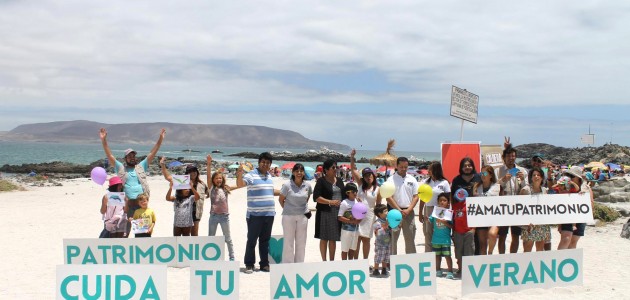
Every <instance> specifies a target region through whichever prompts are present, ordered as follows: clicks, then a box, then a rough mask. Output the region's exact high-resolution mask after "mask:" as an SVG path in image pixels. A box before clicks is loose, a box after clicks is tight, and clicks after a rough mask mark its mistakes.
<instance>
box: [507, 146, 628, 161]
mask: <svg viewBox="0 0 630 300" xmlns="http://www.w3.org/2000/svg"><path fill="white" fill-rule="evenodd" d="M514 148H515V149H516V150H517V154H518V157H520V158H525V160H524V161H522V162H521V163H520V164H521V165H523V166H525V167H531V165H530V162H529V159H530V158H531V157H532V156H533V155H534V154H535V153H542V154H543V155H544V156H545V159H546V160H550V161H552V162H553V163H555V164H563V165H577V164H581V163H589V162H591V161H602V160H603V161H604V162H607V163H608V162H611V163H615V164H623V165H630V147H625V146H620V145H617V144H605V145H603V146H600V147H582V148H564V147H556V146H553V145H549V144H542V143H535V144H524V145H518V146H515V147H514Z"/></svg>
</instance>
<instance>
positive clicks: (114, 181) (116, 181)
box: [109, 176, 122, 186]
mask: <svg viewBox="0 0 630 300" xmlns="http://www.w3.org/2000/svg"><path fill="white" fill-rule="evenodd" d="M121 183H122V180H121V179H120V177H118V176H114V177H112V178H110V179H109V186H112V185H117V184H121Z"/></svg>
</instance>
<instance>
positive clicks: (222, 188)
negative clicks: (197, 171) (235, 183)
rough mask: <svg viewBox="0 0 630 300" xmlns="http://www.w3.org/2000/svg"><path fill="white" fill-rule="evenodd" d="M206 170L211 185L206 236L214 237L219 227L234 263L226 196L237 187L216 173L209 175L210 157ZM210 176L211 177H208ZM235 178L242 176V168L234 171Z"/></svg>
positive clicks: (207, 157)
mask: <svg viewBox="0 0 630 300" xmlns="http://www.w3.org/2000/svg"><path fill="white" fill-rule="evenodd" d="M206 170H207V172H208V175H207V180H208V184H211V185H212V188H211V189H210V193H209V194H210V219H208V235H209V236H215V235H216V233H217V227H218V226H219V225H221V231H222V232H223V237H225V244H226V245H227V248H228V254H229V258H230V261H234V245H233V243H232V233H231V231H230V211H229V206H228V196H229V195H230V192H231V191H232V190H234V189H237V188H238V187H232V186H229V185H227V184H226V180H225V175H223V173H222V172H220V171H217V172H214V173H211V172H210V170H212V156H210V155H209V154H208V156H206ZM210 174H212V176H210ZM236 174H237V176H241V175H242V174H243V167H242V166H241V167H239V168H238V169H237V170H236Z"/></svg>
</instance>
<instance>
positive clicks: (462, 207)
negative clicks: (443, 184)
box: [445, 190, 475, 276]
mask: <svg viewBox="0 0 630 300" xmlns="http://www.w3.org/2000/svg"><path fill="white" fill-rule="evenodd" d="M455 192H457V190H455V191H453V193H455ZM453 195H454V194H453ZM445 197H448V195H445ZM474 240H475V229H474V228H470V227H468V216H467V213H466V199H464V200H463V201H461V202H460V201H453V244H454V245H455V258H456V259H457V270H458V271H457V272H458V274H459V276H461V272H462V257H463V256H470V255H474V254H475V243H474Z"/></svg>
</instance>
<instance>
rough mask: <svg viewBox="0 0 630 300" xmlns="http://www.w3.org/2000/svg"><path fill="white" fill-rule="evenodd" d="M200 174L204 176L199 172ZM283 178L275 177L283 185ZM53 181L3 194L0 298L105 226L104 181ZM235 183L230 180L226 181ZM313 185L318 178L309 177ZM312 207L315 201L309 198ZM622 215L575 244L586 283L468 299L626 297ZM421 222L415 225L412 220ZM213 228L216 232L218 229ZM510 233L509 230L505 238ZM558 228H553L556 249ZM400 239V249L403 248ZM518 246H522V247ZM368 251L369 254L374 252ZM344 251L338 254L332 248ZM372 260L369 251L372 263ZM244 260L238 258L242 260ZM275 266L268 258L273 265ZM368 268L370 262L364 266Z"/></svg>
mask: <svg viewBox="0 0 630 300" xmlns="http://www.w3.org/2000/svg"><path fill="white" fill-rule="evenodd" d="M202 176H205V175H202ZM283 182H284V179H281V178H277V179H275V185H276V188H278V189H279V188H280V186H281V185H282V183H283ZM62 183H63V186H58V187H26V188H27V190H26V191H13V192H2V193H0V226H1V228H4V230H3V234H2V237H3V239H2V243H3V245H2V246H1V247H0V257H2V261H3V262H2V263H1V264H0V298H2V299H51V298H54V295H55V294H54V291H55V268H56V266H57V265H59V264H62V263H63V247H62V242H63V239H64V238H96V237H98V235H99V233H100V231H101V229H102V221H101V215H100V213H99V207H100V199H101V197H102V196H103V194H104V193H105V186H99V185H96V184H95V183H93V182H92V181H90V180H89V179H74V180H65V181H63V182H62ZM149 183H150V186H151V191H152V192H151V194H152V197H151V200H150V202H149V206H150V207H152V208H153V209H154V210H155V211H156V215H157V224H156V227H155V230H154V234H153V236H154V237H162V236H165V237H166V236H171V235H172V224H173V206H172V203H170V202H167V201H166V200H164V196H165V194H166V191H167V189H168V184H167V182H166V181H165V180H164V179H163V178H162V177H161V176H159V177H158V176H153V177H151V178H150V181H149ZM228 183H229V184H230V185H234V180H233V179H231V180H229V182H228ZM311 184H312V185H314V184H315V183H314V182H313V181H311ZM245 195H246V189H239V190H236V191H234V192H233V193H232V194H231V196H230V222H231V224H230V225H231V229H232V238H233V240H234V247H235V252H236V257H237V261H242V259H243V254H244V247H245V241H246V232H247V226H246V223H245V209H246V197H245ZM311 206H312V207H313V208H314V203H313V202H311ZM208 211H209V204H207V205H206V206H205V211H204V217H203V220H202V221H201V224H200V230H199V231H200V235H206V234H207V230H208V229H207V228H208V216H209V213H208ZM281 211H282V209H281V207H280V205H279V204H277V203H276V212H277V216H276V218H275V223H274V227H273V233H272V234H274V235H282V226H281V216H280V214H281ZM625 221H626V218H621V219H619V220H618V221H616V222H615V223H612V224H607V225H605V226H599V227H593V226H589V227H588V228H587V230H586V236H585V237H584V238H582V239H581V240H580V242H579V244H578V247H579V248H582V249H584V270H585V271H584V285H583V286H576V287H564V288H552V289H530V290H524V291H520V292H516V293H509V294H496V293H479V294H473V295H469V296H467V297H466V298H470V299H488V298H493V299H550V298H555V299H586V298H588V299H592V298H601V299H623V298H626V299H627V298H628V297H630V296H628V295H630V285H628V284H627V283H628V282H630V262H628V260H627V258H628V249H630V240H627V239H623V238H621V237H619V233H620V231H621V226H622V224H623V223H624V222H625ZM314 224H315V222H314V218H311V219H310V220H309V227H308V232H309V233H308V236H309V238H308V240H307V246H306V262H319V261H320V260H321V259H320V255H319V247H318V245H319V240H316V239H314V238H313V235H314ZM416 225H417V226H418V227H419V229H420V224H419V223H418V222H417V220H416ZM220 232H221V231H220V230H218V234H220ZM508 239H509V237H508ZM558 239H559V234H558V232H557V231H553V243H554V248H555V246H556V245H557V241H558ZM423 240H424V238H423V236H422V231H421V230H418V234H417V236H416V246H417V249H418V251H419V252H422V251H423V249H424V245H423V244H422V243H421V241H423ZM403 248H404V247H403V239H402V237H401V239H400V240H399V249H403ZM519 252H522V246H521V248H520V251H519ZM372 254H373V253H372ZM336 257H337V259H340V258H341V255H340V253H339V252H338V253H337V255H336ZM372 262H373V260H372V255H370V260H369V263H370V264H371V263H372ZM241 265H242V263H241ZM272 268H273V265H272ZM366 268H367V266H366ZM269 275H270V274H269V273H264V272H254V274H250V275H248V274H244V273H240V276H241V277H240V278H241V280H242V281H241V282H245V281H244V280H247V281H246V283H247V284H242V285H241V286H240V298H241V299H255V298H257V299H266V298H268V297H269V289H270V286H269V285H270V283H269ZM189 276H190V274H189V269H188V268H183V269H177V268H169V269H168V287H167V289H168V299H188V297H189V281H190V280H189ZM370 295H371V298H372V299H387V298H390V280H389V279H385V278H370ZM461 297H462V295H461V281H460V280H448V279H443V278H438V279H437V296H426V297H414V299H423V298H426V299H434V298H437V299H458V298H461Z"/></svg>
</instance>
